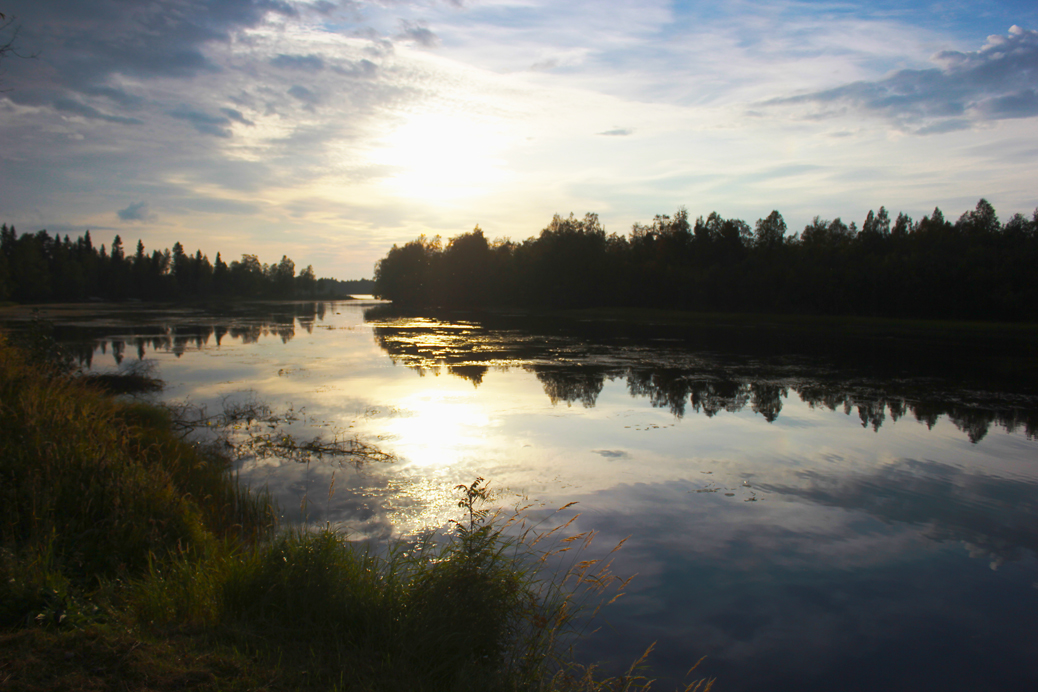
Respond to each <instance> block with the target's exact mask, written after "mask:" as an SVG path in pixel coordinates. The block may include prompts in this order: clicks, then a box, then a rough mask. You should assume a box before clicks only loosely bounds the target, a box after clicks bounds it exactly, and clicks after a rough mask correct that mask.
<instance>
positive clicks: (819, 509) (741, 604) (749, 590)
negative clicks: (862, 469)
mask: <svg viewBox="0 0 1038 692" xmlns="http://www.w3.org/2000/svg"><path fill="white" fill-rule="evenodd" d="M692 489H693V488H692V485H691V484H690V483H686V482H674V483H667V484H654V485H647V484H640V485H631V486H619V487H616V488H613V489H610V490H606V491H602V492H598V493H594V494H592V495H588V496H585V497H579V498H574V499H578V500H579V501H580V504H579V505H578V509H580V508H582V511H583V512H584V514H583V515H582V516H581V517H580V518H579V519H578V522H577V526H576V527H575V529H576V530H581V529H585V528H594V529H596V530H598V531H599V532H600V535H599V537H598V538H596V541H595V544H596V545H597V546H598V547H599V548H600V549H601V548H605V549H608V548H609V547H611V546H612V545H614V544H615V542H616V541H617V540H619V539H621V538H624V537H625V536H628V535H631V536H632V538H631V539H629V540H628V541H627V543H626V544H625V545H624V547H623V549H621V550H620V551H619V553H617V554H616V555H615V556H614V557H615V559H616V561H615V564H614V567H613V571H614V572H616V573H617V574H620V575H625V576H626V575H630V574H634V573H637V574H638V576H637V577H636V578H635V579H634V581H633V582H632V583H631V585H630V587H629V588H628V596H625V597H624V598H623V599H621V600H620V601H618V602H617V603H616V604H615V605H614V606H611V607H610V608H609V609H607V611H606V614H605V617H606V619H608V620H609V622H610V623H611V625H612V628H610V635H609V636H608V637H596V638H591V639H590V640H588V641H586V642H583V643H582V644H581V645H580V647H579V648H580V649H581V650H582V651H586V652H588V655H589V656H590V657H592V658H595V659H605V660H609V661H615V662H617V664H618V665H619V664H620V663H621V662H623V661H630V660H633V658H636V657H637V656H638V655H639V654H640V653H641V650H642V649H643V648H644V646H645V643H646V642H651V641H657V642H658V643H657V648H656V651H655V652H654V654H653V656H652V657H651V658H650V663H651V664H653V665H654V667H655V671H654V672H655V673H658V674H660V675H661V676H662V677H664V678H666V677H668V676H673V677H675V678H680V677H681V675H683V674H684V672H685V671H686V670H687V669H688V668H689V667H690V666H691V664H692V663H694V662H695V661H696V660H698V659H699V657H701V656H704V655H706V656H708V659H707V661H705V662H704V665H703V666H701V668H700V669H699V670H698V671H697V674H706V675H718V676H719V677H720V680H721V681H722V682H723V683H724V687H725V689H728V690H744V689H747V690H748V689H769V690H782V689H797V690H832V689H841V690H844V689H909V688H911V687H905V685H906V684H907V683H908V681H909V680H910V679H911V678H912V676H916V675H920V674H921V672H923V673H925V675H926V677H927V679H928V683H927V685H926V687H928V688H932V689H968V688H969V684H975V685H979V686H980V687H984V688H985V689H993V688H996V687H998V685H995V686H994V687H992V686H991V685H988V684H984V683H983V682H982V680H984V679H987V680H988V681H989V682H990V680H998V681H1003V682H1005V684H1004V685H1003V686H1002V689H1024V688H1027V687H1028V684H1030V683H1033V682H1034V680H1033V679H1032V678H1033V673H1031V672H1028V671H1033V670H1034V669H1033V666H1031V665H1029V664H1028V663H1027V661H1028V660H1029V657H1030V655H1031V653H1032V652H1033V649H1034V647H1035V646H1038V637H1036V633H1035V631H1034V629H1033V627H1032V626H1031V623H1032V622H1033V619H1034V618H1035V617H1038V602H1036V601H1035V599H1034V598H1033V589H1031V588H1030V585H1031V582H1032V581H1033V580H1034V574H1035V568H1036V565H1035V560H1034V559H1033V558H1028V559H1027V560H1025V562H1024V564H1022V565H1020V566H1018V567H1017V568H1016V569H1010V568H1009V567H1008V566H1007V568H1006V569H1005V570H1003V571H1000V572H999V573H997V574H996V573H993V572H991V571H990V570H988V569H986V568H981V569H977V565H976V563H975V562H974V561H971V560H969V559H965V558H964V556H963V555H962V551H961V549H960V548H959V546H958V544H946V545H943V546H942V545H941V544H938V543H934V542H932V541H931V540H929V538H930V537H929V536H925V535H924V532H923V531H920V530H919V529H918V528H916V527H915V526H913V525H911V524H907V523H901V522H896V523H890V522H882V521H876V520H875V519H873V518H871V517H869V516H868V515H864V514H862V513H859V512H847V511H844V510H842V509H840V508H836V507H826V506H822V505H818V504H804V503H802V502H791V501H783V500H780V499H778V496H775V495H769V496H768V497H767V500H766V501H764V502H756V503H743V502H740V501H737V500H738V498H724V496H723V495H719V494H713V493H707V494H696V493H690V492H689V491H690V490H692ZM1021 599H1022V601H1021ZM1007 638H1008V640H1007ZM878 661H879V662H882V665H876V663H877V662H878ZM849 671H857V672H855V674H854V675H853V676H850V677H849ZM1028 675H1030V676H1032V677H1031V678H1028V677H1027V676H1028ZM985 676H987V678H985ZM968 681H971V682H968ZM930 683H932V687H931V685H930ZM964 685H965V686H964ZM662 686H663V687H666V686H667V685H666V684H662Z"/></svg>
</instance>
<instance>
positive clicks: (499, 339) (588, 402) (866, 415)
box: [374, 318, 1038, 442]
mask: <svg viewBox="0 0 1038 692" xmlns="http://www.w3.org/2000/svg"><path fill="white" fill-rule="evenodd" d="M374 338H375V342H376V343H377V344H378V345H379V347H380V348H382V349H383V350H384V351H386V352H387V353H388V354H389V356H390V358H391V359H392V360H393V362H394V363H397V362H399V363H402V364H404V365H406V366H407V367H409V368H412V369H414V370H415V371H416V372H419V373H422V374H424V373H425V372H428V371H430V370H431V371H434V372H439V371H440V368H442V367H444V366H445V367H446V368H447V370H448V372H450V373H451V374H453V375H455V376H458V377H463V378H465V379H467V380H469V381H471V382H472V383H473V384H474V385H475V386H477V387H478V386H479V385H480V384H481V383H482V381H483V377H484V376H485V374H486V372H487V369H488V368H489V366H490V365H494V366H498V367H501V368H503V369H507V367H508V366H509V365H511V366H517V367H523V368H525V369H527V370H530V371H532V372H533V373H534V374H535V375H536V377H537V380H538V381H539V382H540V383H541V385H542V386H543V387H544V393H545V394H546V395H547V396H548V398H549V399H550V400H551V402H552V404H558V403H560V402H562V403H565V404H567V405H571V404H574V403H576V402H580V403H581V404H582V405H583V406H585V407H587V408H591V407H593V406H595V404H596V402H597V400H598V396H599V395H600V394H601V392H602V389H603V388H604V386H605V382H606V380H616V379H621V378H623V379H625V380H626V383H627V391H628V392H629V393H630V395H631V396H632V397H644V398H647V399H648V400H649V402H650V403H651V405H652V406H654V407H656V408H663V409H667V410H669V411H670V412H671V413H672V414H674V415H675V416H677V417H678V418H681V417H683V416H684V415H686V413H687V412H688V410H689V409H691V410H692V411H694V412H695V413H699V414H703V415H706V416H714V415H717V414H719V413H721V412H727V413H738V412H740V411H742V410H744V409H745V408H746V407H747V406H748V407H749V408H750V410H751V411H753V412H754V413H758V414H760V415H761V416H762V417H763V418H764V419H765V420H767V421H768V422H769V423H771V422H775V421H776V420H778V418H779V416H780V414H781V413H782V409H783V405H784V404H785V401H786V400H787V399H788V397H789V396H790V393H791V392H792V393H795V394H796V395H798V396H799V397H800V399H801V401H803V402H805V403H806V404H808V405H809V406H811V407H812V408H825V409H828V410H830V411H841V410H842V411H843V412H844V413H846V414H847V415H853V414H857V416H858V418H859V419H860V420H861V424H862V426H863V427H871V428H872V429H873V430H877V431H878V430H879V428H880V427H881V426H882V425H883V424H884V423H885V422H886V421H887V420H888V419H889V420H891V421H894V422H896V421H898V420H900V419H901V418H903V417H904V416H906V415H909V414H911V415H912V416H914V417H915V419H916V420H918V421H920V422H922V423H924V424H925V425H927V426H928V427H931V428H932V427H933V426H934V424H936V423H937V421H938V420H939V419H940V418H941V417H942V416H943V417H946V418H947V419H948V420H949V421H950V422H951V423H952V424H954V425H955V426H956V427H957V428H958V429H959V430H962V431H963V432H964V433H966V435H967V437H969V439H970V441H972V442H979V441H980V440H982V439H983V438H984V436H985V435H986V434H987V433H988V431H989V430H990V428H991V426H993V425H997V426H1000V427H1002V428H1005V429H1006V430H1008V431H1010V432H1015V431H1017V430H1023V431H1024V432H1025V433H1026V434H1027V436H1028V437H1030V438H1032V439H1034V438H1038V407H1036V406H1035V405H1034V402H1033V401H1032V400H1031V399H1026V400H1025V399H1021V400H1020V402H1018V403H1013V402H1011V401H1008V400H1003V399H999V398H998V397H993V396H987V395H983V394H981V395H970V394H968V393H964V392H961V391H952V390H948V391H946V392H942V391H940V390H938V389H935V388H933V387H927V386H920V385H918V384H916V385H913V384H911V382H910V381H906V380H883V379H875V378H872V379H870V378H861V377H860V376H857V375H855V374H854V373H850V374H848V375H846V376H845V377H840V376H839V375H834V374H832V371H831V370H828V371H827V373H828V374H826V376H825V377H824V378H820V377H819V376H818V375H817V372H816V371H812V370H811V367H812V366H811V364H810V363H809V364H806V365H804V364H801V365H799V366H797V367H795V368H793V369H791V368H789V367H788V366H787V367H786V368H785V369H784V370H783V371H782V372H781V374H780V375H776V372H775V370H774V369H769V368H768V367H766V366H764V365H753V364H746V363H742V364H739V363H733V362H728V361H725V360H724V359H722V358H720V357H717V356H709V355H706V354H703V353H689V352H683V351H681V352H679V351H667V350H664V349H660V350H651V349H650V350H646V349H645V348H644V347H636V348H628V347H617V348H614V349H609V348H605V347H603V346H602V345H601V344H594V343H592V342H590V341H582V340H580V339H572V338H567V337H558V336H539V335H534V334H532V333H529V332H524V331H519V330H507V329H501V330H498V329H485V328H481V327H480V326H479V325H475V324H471V323H457V322H454V323H449V324H443V323H438V322H436V321H435V320H431V319H427V318H422V319H408V320H404V321H399V322H391V323H388V324H376V325H375V329H374ZM668 359H669V360H671V361H672V362H673V363H681V365H680V366H679V365H674V364H670V363H667V362H665V361H667V360H668ZM624 360H627V361H629V362H628V363H626V364H613V365H606V364H602V363H603V362H608V361H613V362H614V363H616V362H617V361H624ZM646 360H651V361H653V362H655V363H658V364H656V365H651V366H650V365H645V364H644V363H645V361H646ZM560 361H565V362H564V363H563V362H560ZM690 363H691V364H692V365H689V364H690Z"/></svg>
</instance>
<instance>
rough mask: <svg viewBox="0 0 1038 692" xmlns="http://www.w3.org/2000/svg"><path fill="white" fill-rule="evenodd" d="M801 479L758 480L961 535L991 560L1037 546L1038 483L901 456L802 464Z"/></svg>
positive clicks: (933, 533)
mask: <svg viewBox="0 0 1038 692" xmlns="http://www.w3.org/2000/svg"><path fill="white" fill-rule="evenodd" d="M798 476H799V477H800V478H801V479H802V480H803V481H804V482H805V484H806V485H804V486H801V487H793V486H786V485H766V484H765V485H763V486H762V487H763V488H764V489H765V490H768V491H770V492H774V493H779V494H782V495H784V496H786V497H796V498H801V499H804V500H808V501H810V502H815V503H819V504H822V505H828V506H831V507H840V508H844V509H854V510H861V511H864V512H867V513H868V514H870V515H872V516H874V517H876V518H878V519H880V520H882V521H885V522H903V523H905V524H910V525H914V526H920V527H924V530H923V534H924V535H926V536H928V537H930V538H932V539H934V540H937V541H963V542H964V543H966V544H968V545H969V546H970V554H971V555H974V556H977V557H980V556H984V557H990V558H991V560H992V563H991V564H992V567H993V568H994V567H997V566H998V565H999V564H1002V563H1003V562H1005V561H1006V560H1019V559H1022V558H1023V557H1024V556H1025V555H1028V554H1030V555H1031V556H1034V555H1035V554H1036V553H1038V483H1036V482H1035V481H1030V480H1023V479H1019V478H1017V479H1009V478H1000V477H998V476H990V475H984V474H982V473H977V472H972V471H965V470H963V469H960V468H957V467H954V466H948V465H945V464H939V463H937V462H934V461H917V460H914V459H902V460H898V461H897V462H895V463H892V464H887V465H883V466H879V467H877V468H875V469H873V470H871V471H869V472H858V473H854V474H849V475H848V474H845V473H843V474H839V475H837V474H832V475H826V474H824V473H821V472H818V471H802V472H800V473H799V474H798Z"/></svg>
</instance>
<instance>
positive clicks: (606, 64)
mask: <svg viewBox="0 0 1038 692" xmlns="http://www.w3.org/2000/svg"><path fill="white" fill-rule="evenodd" d="M0 12H3V13H4V14H5V15H7V16H8V17H15V18H16V20H15V24H14V25H12V26H11V27H8V32H9V31H10V29H11V28H13V26H20V27H21V28H20V33H19V35H18V37H17V44H16V45H17V46H18V47H19V49H20V50H21V52H22V53H23V54H29V53H31V54H35V57H33V58H31V59H19V58H15V57H8V58H6V59H5V60H4V61H3V63H2V64H0V71H2V75H0V88H2V89H3V91H2V92H0V142H2V143H3V146H2V147H0V220H2V221H4V222H7V223H14V224H15V225H16V226H17V228H18V229H19V230H20V231H35V230H38V229H41V228H46V229H48V230H49V231H51V232H52V233H54V232H57V233H71V234H79V233H81V232H82V231H84V230H86V229H90V230H91V233H92V236H93V237H94V238H95V240H96V242H103V243H110V242H111V239H112V238H113V237H114V236H115V235H116V234H119V235H121V236H122V238H123V241H124V243H125V244H126V245H128V246H130V247H132V245H133V244H134V243H135V242H136V240H137V239H138V238H140V239H142V240H143V241H144V243H145V246H146V247H147V248H148V249H149V250H151V249H161V248H166V247H169V246H171V245H172V244H173V243H174V242H177V241H180V242H181V243H183V245H184V246H185V247H186V248H188V249H190V250H193V249H195V248H200V249H201V250H202V251H203V252H205V253H207V254H208V255H209V256H210V259H213V258H215V255H216V252H217V251H221V252H222V253H223V255H224V257H225V258H227V259H234V258H237V257H239V256H240V255H241V254H243V253H255V254H258V255H259V256H260V259H261V260H263V261H268V262H273V261H276V260H277V259H279V258H280V256H281V255H282V254H288V255H289V256H290V257H292V258H293V259H294V260H295V261H296V264H297V265H299V266H305V265H307V264H312V265H313V266H314V268H315V270H316V271H317V273H318V274H319V275H322V276H337V277H339V278H358V277H362V276H370V275H371V273H372V267H373V264H374V262H375V261H376V260H377V259H378V258H380V257H381V256H383V255H384V254H385V252H386V250H387V249H388V248H389V247H390V246H391V245H392V244H393V243H401V242H405V241H407V240H410V239H412V238H414V237H416V236H418V235H419V234H421V233H425V234H427V235H436V234H440V235H443V236H445V237H450V236H453V235H456V234H458V233H462V232H465V231H468V230H471V229H472V227H473V226H475V225H476V224H479V225H480V226H481V227H482V228H483V229H484V230H485V232H486V233H487V234H488V235H489V236H490V237H511V238H512V239H522V238H526V237H528V236H531V235H535V234H536V233H538V232H539V230H540V229H541V228H543V227H544V226H545V225H546V224H547V222H548V221H549V220H550V219H551V216H552V215H553V214H555V213H561V214H568V213H570V212H575V213H577V214H578V215H582V214H583V213H585V212H588V211H593V212H596V213H598V214H599V215H600V217H601V219H602V221H603V223H604V224H605V226H606V229H607V230H608V231H611V232H618V233H625V232H627V231H629V229H630V226H631V224H632V223H634V222H639V221H641V222H645V221H648V220H650V219H651V218H652V216H653V215H655V214H659V213H672V212H673V211H674V210H675V209H677V208H678V207H679V206H685V207H687V208H688V210H689V212H690V214H691V215H692V216H693V217H695V216H698V215H707V214H709V213H710V212H711V211H718V212H719V213H721V214H722V215H723V216H726V217H730V216H734V217H738V218H742V219H744V220H746V221H748V222H749V223H751V224H752V223H753V222H754V221H756V219H758V218H761V217H763V216H766V215H767V214H768V213H769V212H770V211H771V210H772V209H778V210H779V211H780V212H782V214H783V215H784V216H785V218H786V220H787V222H788V223H789V226H790V228H791V230H796V229H799V228H802V227H803V225H804V224H806V223H807V222H808V221H810V219H811V218H812V217H813V216H815V215H819V216H822V217H823V218H833V217H837V216H840V217H842V218H843V219H844V220H845V221H848V222H849V221H851V220H855V221H858V222H859V224H860V223H861V220H862V219H864V217H865V215H866V214H867V212H868V211H869V209H878V208H879V206H880V205H885V206H886V207H887V208H888V209H889V210H891V211H892V212H893V213H895V214H896V213H897V212H898V211H904V212H906V213H908V214H910V215H912V216H913V217H915V218H918V217H920V216H922V215H923V214H925V213H929V212H930V211H932V209H933V207H934V206H940V207H941V209H942V210H944V212H945V214H946V216H948V217H950V218H956V217H957V216H958V215H959V214H961V213H962V212H963V211H965V210H967V209H970V208H972V207H973V206H974V205H975V204H976V201H977V200H978V199H979V198H980V197H985V198H987V199H988V200H990V201H991V202H992V203H993V204H994V205H995V207H996V209H997V210H998V211H999V213H1000V215H1001V216H1002V217H1003V218H1008V217H1009V216H1010V215H1011V214H1013V213H1017V212H1020V213H1024V214H1028V215H1030V213H1031V212H1032V211H1033V210H1034V209H1035V207H1036V206H1038V186H1036V182H1038V165H1036V164H1035V161H1038V31H1036V30H1038V8H1036V6H1035V4H1034V3H1033V2H969V3H966V2H937V3H893V2H879V3H839V2H772V1H760V2H747V1H739V0H736V1H734V2H727V3H705V2H704V3H700V2H678V3H673V2H653V1H643V2H637V3H635V2H621V1H618V0H597V1H594V2H591V1H584V0H573V1H570V2H557V1H556V2H550V1H547V0H426V1H424V2H408V1H406V0H383V1H382V2H364V1H362V0H353V1H346V2H342V1H340V2H331V1H327V0H320V1H316V2H293V1H292V0H212V1H209V2H202V1H200V0H138V1H134V0H42V1H41V0H14V1H11V0H0Z"/></svg>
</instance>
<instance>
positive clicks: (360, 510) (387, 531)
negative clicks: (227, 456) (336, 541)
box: [239, 459, 457, 540]
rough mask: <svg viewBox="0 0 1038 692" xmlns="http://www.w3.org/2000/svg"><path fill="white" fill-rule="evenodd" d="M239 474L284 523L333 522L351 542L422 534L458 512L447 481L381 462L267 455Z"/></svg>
mask: <svg viewBox="0 0 1038 692" xmlns="http://www.w3.org/2000/svg"><path fill="white" fill-rule="evenodd" d="M239 473H240V478H241V480H242V482H243V483H244V484H246V485H247V486H249V487H251V488H253V489H256V490H259V489H262V490H266V491H267V492H269V493H270V494H271V496H272V497H273V498H274V499H275V500H276V501H277V504H278V507H279V509H280V511H281V521H282V524H283V525H286V526H292V525H302V524H309V525H311V526H324V525H330V526H331V527H332V528H334V529H336V530H339V531H342V532H344V533H345V534H346V535H347V536H348V537H349V538H350V539H353V540H368V539H373V540H385V539H389V538H394V537H400V536H406V535H410V534H415V533H419V532H421V531H424V530H426V529H428V528H429V527H438V526H442V525H443V524H445V523H446V522H447V520H448V519H450V518H453V517H454V516H455V514H456V513H457V508H456V499H455V498H454V496H453V495H452V494H451V492H450V489H449V486H448V485H445V484H444V483H442V482H437V481H434V480H431V479H423V478H408V477H401V476H400V474H394V473H393V472H392V470H391V469H386V468H379V467H378V466H368V467H365V468H363V469H360V470H358V469H355V468H353V467H351V466H350V465H349V464H341V463H338V462H336V461H329V460H322V461H311V462H310V463H309V464H304V463H297V462H291V461H284V460H269V459H268V460H260V461H249V462H246V463H245V464H243V465H242V467H241V470H240V472H239Z"/></svg>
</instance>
